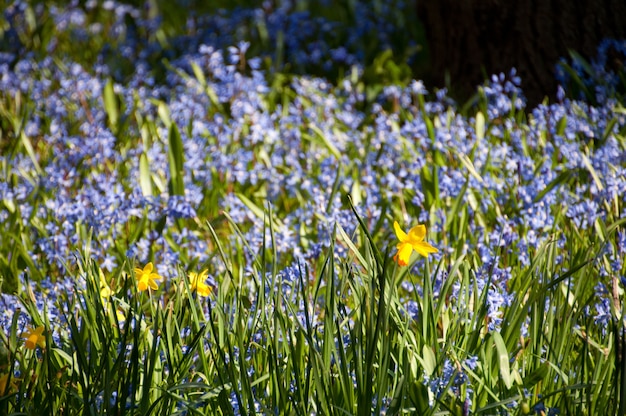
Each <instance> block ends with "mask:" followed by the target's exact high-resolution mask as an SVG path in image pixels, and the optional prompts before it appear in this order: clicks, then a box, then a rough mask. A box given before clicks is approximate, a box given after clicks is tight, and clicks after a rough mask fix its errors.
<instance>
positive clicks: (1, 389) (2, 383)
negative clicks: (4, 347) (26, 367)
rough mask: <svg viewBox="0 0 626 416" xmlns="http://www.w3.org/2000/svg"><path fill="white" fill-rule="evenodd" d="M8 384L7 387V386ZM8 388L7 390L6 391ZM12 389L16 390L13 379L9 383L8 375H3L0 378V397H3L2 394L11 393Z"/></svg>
mask: <svg viewBox="0 0 626 416" xmlns="http://www.w3.org/2000/svg"><path fill="white" fill-rule="evenodd" d="M7 384H8V385H7ZM7 388H8V390H7ZM14 389H17V384H15V378H12V379H11V382H10V383H9V374H8V373H7V374H3V375H1V376H0V397H2V396H4V393H5V392H6V393H7V394H9V393H11V391H13V390H14Z"/></svg>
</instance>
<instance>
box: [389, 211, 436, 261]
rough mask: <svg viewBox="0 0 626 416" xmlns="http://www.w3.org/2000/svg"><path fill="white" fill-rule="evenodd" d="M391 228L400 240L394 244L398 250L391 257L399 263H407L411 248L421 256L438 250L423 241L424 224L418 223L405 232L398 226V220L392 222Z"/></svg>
mask: <svg viewBox="0 0 626 416" xmlns="http://www.w3.org/2000/svg"><path fill="white" fill-rule="evenodd" d="M393 228H394V230H395V232H396V236H398V240H400V242H399V243H398V245H397V246H396V248H397V249H398V252H397V253H396V255H395V256H393V259H394V260H395V261H396V262H397V263H398V264H399V265H400V266H406V265H408V264H409V259H410V258H411V253H413V250H415V251H417V252H418V253H419V254H421V255H422V256H428V254H429V253H436V252H437V251H438V250H437V249H436V248H435V247H433V246H431V245H430V244H428V243H427V242H425V241H424V237H425V236H426V226H425V225H423V224H418V225H416V226H415V227H413V228H411V229H410V230H409V233H408V234H407V233H405V232H404V231H402V229H401V228H400V225H399V224H398V221H394V222H393Z"/></svg>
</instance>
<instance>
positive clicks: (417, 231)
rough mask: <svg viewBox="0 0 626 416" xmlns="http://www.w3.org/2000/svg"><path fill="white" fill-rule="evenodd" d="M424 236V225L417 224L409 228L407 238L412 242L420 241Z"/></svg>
mask: <svg viewBox="0 0 626 416" xmlns="http://www.w3.org/2000/svg"><path fill="white" fill-rule="evenodd" d="M424 237H426V226H425V225H424V224H418V225H416V226H415V227H413V228H411V229H410V230H409V235H408V240H409V241H411V242H412V243H413V242H419V241H422V240H423V239H424Z"/></svg>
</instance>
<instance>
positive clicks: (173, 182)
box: [167, 123, 185, 196]
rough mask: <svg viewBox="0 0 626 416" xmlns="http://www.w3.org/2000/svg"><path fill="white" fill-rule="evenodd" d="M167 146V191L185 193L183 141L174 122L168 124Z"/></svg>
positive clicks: (177, 193)
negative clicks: (168, 168) (168, 169)
mask: <svg viewBox="0 0 626 416" xmlns="http://www.w3.org/2000/svg"><path fill="white" fill-rule="evenodd" d="M168 139H169V140H168V141H169V147H168V149H167V155H168V159H169V164H170V182H169V188H168V189H169V192H170V195H181V196H182V195H185V184H184V181H183V178H184V171H183V169H184V166H183V158H184V150H183V141H182V139H181V137H180V132H179V131H178V127H177V126H176V123H172V124H170V130H169V137H168Z"/></svg>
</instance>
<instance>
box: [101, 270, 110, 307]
mask: <svg viewBox="0 0 626 416" xmlns="http://www.w3.org/2000/svg"><path fill="white" fill-rule="evenodd" d="M98 274H99V275H100V297H101V298H102V302H103V303H104V302H106V301H107V300H108V299H109V298H110V297H111V295H113V291H112V290H111V287H110V286H109V284H108V283H107V280H106V277H104V272H103V271H102V269H100V268H99V269H98Z"/></svg>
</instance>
